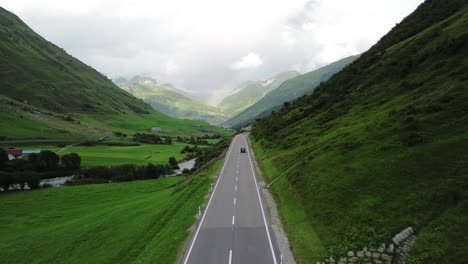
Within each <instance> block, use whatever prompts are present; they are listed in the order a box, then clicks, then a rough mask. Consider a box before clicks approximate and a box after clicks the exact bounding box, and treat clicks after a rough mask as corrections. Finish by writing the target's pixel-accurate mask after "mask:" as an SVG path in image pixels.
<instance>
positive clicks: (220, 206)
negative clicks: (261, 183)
mask: <svg viewBox="0 0 468 264" xmlns="http://www.w3.org/2000/svg"><path fill="white" fill-rule="evenodd" d="M241 147H245V148H246V149H247V152H246V153H240V149H241ZM206 208H207V209H206V210H205V212H204V213H203V215H202V218H201V221H200V224H199V226H198V227H197V229H196V232H195V234H194V236H193V238H192V240H191V241H190V242H189V245H188V249H187V251H186V252H185V255H184V257H183V259H182V263H183V264H188V263H190V264H223V263H226V264H241V263H242V264H249V263H255V264H266V263H268V264H270V263H274V264H277V263H278V264H279V258H278V252H279V251H278V246H277V244H276V240H275V238H274V235H273V232H272V230H271V228H270V226H269V224H268V221H267V219H266V214H265V210H264V209H265V208H264V206H263V203H262V201H261V197H260V192H259V190H258V185H257V180H256V178H255V174H254V170H253V165H252V160H251V158H250V150H249V148H248V145H247V141H246V135H245V134H241V135H237V136H236V137H235V138H234V139H233V141H232V144H231V147H230V149H229V151H228V154H227V158H226V160H225V163H224V165H223V168H222V169H221V174H220V176H219V178H218V181H217V182H216V184H215V186H214V191H213V193H212V195H211V197H210V199H209V200H208V204H207V206H206Z"/></svg>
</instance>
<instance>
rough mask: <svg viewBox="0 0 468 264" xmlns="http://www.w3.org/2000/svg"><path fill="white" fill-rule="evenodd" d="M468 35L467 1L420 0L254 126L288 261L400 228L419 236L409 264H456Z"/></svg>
mask: <svg viewBox="0 0 468 264" xmlns="http://www.w3.org/2000/svg"><path fill="white" fill-rule="evenodd" d="M457 6H458V11H457V10H452V9H453V8H455V9H457ZM460 6H461V7H460ZM415 29H418V31H417V32H416V33H414V31H415ZM467 29H468V6H467V4H466V1H453V2H450V3H447V2H445V1H439V0H434V1H427V2H425V3H424V4H423V5H422V6H421V7H420V8H418V10H417V11H416V12H415V13H414V14H413V15H411V16H409V17H408V18H407V19H406V20H405V21H403V22H402V23H400V24H399V26H397V27H396V28H395V29H394V30H392V31H391V32H390V34H389V35H387V36H386V37H384V38H382V41H381V42H379V43H378V44H376V45H375V46H374V47H373V48H372V49H371V50H370V51H369V52H366V53H364V54H363V55H362V56H361V57H360V58H359V59H358V60H356V61H355V62H354V63H352V64H351V65H349V66H348V67H346V68H345V69H344V70H343V71H341V72H340V73H338V74H336V75H335V76H334V77H332V78H331V79H330V80H329V81H327V82H325V83H323V84H322V85H320V86H319V87H318V88H317V89H316V90H315V91H314V93H312V94H311V95H310V96H306V97H303V98H300V99H299V100H297V101H296V102H295V103H293V104H291V105H290V106H287V107H284V108H283V109H281V110H280V111H278V112H276V113H274V114H272V115H271V116H270V117H268V118H266V119H263V120H260V121H258V122H257V123H256V124H255V125H254V129H253V131H252V135H253V136H254V140H253V142H254V147H255V150H256V152H258V153H257V156H258V158H259V161H260V165H261V167H262V169H263V170H264V174H265V175H266V179H267V180H268V179H273V178H275V177H278V176H279V175H281V174H282V173H284V172H286V173H285V175H283V176H282V177H283V178H280V179H279V180H278V181H277V182H276V183H274V184H273V185H272V191H273V194H274V196H275V199H276V200H277V202H278V204H279V210H280V214H281V216H282V220H283V222H284V224H285V227H286V231H287V232H288V234H289V236H290V240H291V245H292V249H293V252H294V254H295V256H296V259H297V260H298V263H315V262H317V261H321V260H323V259H324V256H330V255H333V256H335V257H336V256H343V255H345V254H346V252H347V251H349V250H360V249H362V248H363V247H374V246H376V245H379V244H380V243H383V242H389V241H390V240H391V238H392V237H393V236H394V235H395V234H396V233H398V232H400V231H401V230H402V229H404V228H406V227H408V226H412V227H414V228H415V229H416V230H417V232H418V237H419V238H418V240H416V244H415V246H414V250H413V251H411V252H410V255H409V257H408V259H407V261H408V263H466V261H467V260H468V251H467V250H466V245H467V244H468V237H467V236H466V235H465V234H467V233H468V226H467V225H466V224H464V223H465V222H466V219H467V215H468V199H467V198H468V192H467V190H468V189H467V186H468V185H467V184H468V178H467V175H468V134H467V133H466V131H467V130H468V114H467V113H468V108H467V104H466V102H467V100H468V93H467V90H466V89H465V87H466V85H467V82H468V79H467V78H466V74H464V73H465V72H467V71H468V60H467V59H466V58H468V53H467V52H468V50H467V49H465V48H464V47H465V46H466V43H467V36H468V31H467ZM294 164H298V165H297V166H296V167H294V168H293V169H291V170H288V169H289V168H290V167H291V166H292V165H294Z"/></svg>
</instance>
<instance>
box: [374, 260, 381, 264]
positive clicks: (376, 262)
mask: <svg viewBox="0 0 468 264" xmlns="http://www.w3.org/2000/svg"><path fill="white" fill-rule="evenodd" d="M374 263H375V264H382V261H380V260H378V259H376V260H374Z"/></svg>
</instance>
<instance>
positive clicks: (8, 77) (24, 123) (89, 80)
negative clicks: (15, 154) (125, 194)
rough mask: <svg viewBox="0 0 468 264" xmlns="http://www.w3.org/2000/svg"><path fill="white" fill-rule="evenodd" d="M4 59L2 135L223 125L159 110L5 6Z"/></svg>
mask: <svg viewBox="0 0 468 264" xmlns="http://www.w3.org/2000/svg"><path fill="white" fill-rule="evenodd" d="M0 60H1V61H2V63H1V64H0V103H1V104H2V107H1V108H0V122H1V126H0V137H2V138H5V137H6V138H70V137H96V136H97V135H101V134H102V133H104V132H107V131H115V130H122V131H127V132H133V131H140V130H148V129H150V128H151V127H154V126H159V127H164V128H165V129H167V130H173V131H176V132H177V133H202V130H219V129H218V128H215V127H212V126H210V125H208V124H206V123H202V122H193V121H190V122H189V121H185V120H178V119H174V118H170V117H167V116H165V115H163V114H161V113H159V112H156V111H155V110H154V109H153V108H151V107H150V106H149V105H147V104H146V103H144V102H143V101H142V100H140V99H137V98H135V97H134V96H132V95H130V94H128V93H127V92H125V91H123V90H121V89H120V88H118V87H117V86H115V85H114V84H113V83H112V82H111V81H110V80H109V79H107V78H106V77H105V76H103V75H102V74H100V73H99V72H97V71H95V70H94V69H93V68H91V67H89V66H87V65H85V64H84V63H82V62H80V61H79V60H77V59H75V58H73V57H72V56H70V55H68V54H67V53H66V52H65V51H64V50H63V49H61V48H59V47H57V46H55V45H54V44H52V43H50V42H48V41H47V40H45V39H43V38H42V37H41V36H39V35H38V34H36V33H35V32H34V31H32V30H31V29H30V28H29V27H28V26H27V25H26V24H25V23H23V22H22V21H21V20H20V19H19V18H18V17H17V16H15V15H14V14H11V13H10V12H8V11H6V10H5V9H2V8H0Z"/></svg>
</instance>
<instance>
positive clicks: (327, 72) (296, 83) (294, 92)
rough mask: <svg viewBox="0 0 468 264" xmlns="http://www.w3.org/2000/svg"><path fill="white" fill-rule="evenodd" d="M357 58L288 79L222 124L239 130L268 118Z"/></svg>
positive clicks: (346, 59)
mask: <svg viewBox="0 0 468 264" xmlns="http://www.w3.org/2000/svg"><path fill="white" fill-rule="evenodd" d="M357 58H359V55H356V56H350V57H347V58H344V59H341V60H339V61H336V62H333V63H331V64H329V65H327V66H324V67H322V68H319V69H317V70H314V71H311V72H309V73H306V74H302V75H299V76H295V77H293V78H290V79H288V80H286V81H284V82H283V83H282V84H281V85H279V87H278V88H276V89H273V90H271V91H270V92H268V93H267V94H265V95H264V96H263V97H262V98H261V99H259V100H258V101H257V102H256V103H254V104H252V105H251V106H249V107H248V108H246V109H245V110H243V111H242V112H240V113H238V114H237V115H235V116H234V117H232V118H230V119H229V120H227V121H226V122H225V123H224V124H225V125H227V126H230V127H234V128H240V127H243V126H245V125H248V124H250V123H252V122H254V121H255V119H257V118H259V117H265V116H268V115H269V114H270V113H271V112H272V111H273V110H275V109H276V108H278V107H281V106H282V105H283V103H285V102H290V101H293V100H295V99H296V98H298V97H300V96H303V95H305V94H308V93H311V92H312V91H313V90H314V89H315V87H317V86H318V85H319V84H320V83H321V82H324V81H326V80H328V79H329V78H330V77H331V76H333V75H334V74H335V73H337V72H339V71H341V70H342V69H343V68H344V67H345V66H347V65H348V64H350V63H351V62H353V61H354V60H356V59H357Z"/></svg>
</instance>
